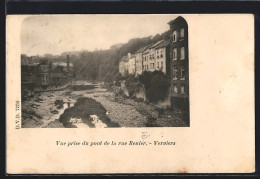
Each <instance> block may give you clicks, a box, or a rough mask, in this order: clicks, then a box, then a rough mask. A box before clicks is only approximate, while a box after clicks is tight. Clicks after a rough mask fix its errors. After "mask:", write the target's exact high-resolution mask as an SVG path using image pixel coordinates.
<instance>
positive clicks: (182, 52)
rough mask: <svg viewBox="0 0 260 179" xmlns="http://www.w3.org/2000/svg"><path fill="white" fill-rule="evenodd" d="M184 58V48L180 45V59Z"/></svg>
mask: <svg viewBox="0 0 260 179" xmlns="http://www.w3.org/2000/svg"><path fill="white" fill-rule="evenodd" d="M184 59H185V48H184V47H181V60H184Z"/></svg>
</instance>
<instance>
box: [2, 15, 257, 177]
mask: <svg viewBox="0 0 260 179" xmlns="http://www.w3.org/2000/svg"><path fill="white" fill-rule="evenodd" d="M254 22H255V17H254V15H252V14H34V15H33V14H26V15H25V14H24V15H22V14H16V15H8V16H7V17H6V151H7V152H6V158H7V159H6V168H7V173H8V174H32V175H35V174H36V175H38V174H48V175H49V174H58V175H59V174H62V175H63V174H90V175H93V174H105V175H109V174H119V175H120V174H123V175H124V174H126V173H130V174H148V173H150V174H172V173H174V174H178V175H179V174H184V175H186V174H187V173H189V174H192V173H202V174H208V173H219V174H224V173H253V172H255V108H254V105H255V102H254V90H255V88H254V80H255V79H254V73H255V69H254V68H255V66H254V62H255V61H254V59H255V52H254V48H255V46H254V42H255V37H254V34H255V32H254V27H255V25H254ZM237 27H239V28H237Z"/></svg>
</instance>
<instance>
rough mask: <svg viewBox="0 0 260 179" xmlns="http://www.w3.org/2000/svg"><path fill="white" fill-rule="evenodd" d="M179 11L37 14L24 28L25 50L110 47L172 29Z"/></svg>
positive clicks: (55, 52) (41, 51) (56, 51)
mask: <svg viewBox="0 0 260 179" xmlns="http://www.w3.org/2000/svg"><path fill="white" fill-rule="evenodd" d="M176 17H178V16H177V15H175V14H167V15H166V14H163V15H153V14H144V15H134V14H131V15H129V14H128V15H127V14H125V15H122V14H121V15H107V14H103V15H102V14H99V15H96V14H94V15H33V16H30V17H27V18H26V19H24V21H23V23H22V27H21V48H22V49H21V50H22V53H23V54H27V55H29V56H30V55H43V54H46V53H48V54H53V55H59V54H60V53H62V52H65V51H79V50H88V51H94V50H101V49H102V50H106V49H109V48H110V47H111V46H112V45H114V44H119V43H126V42H128V41H129V40H130V39H132V38H138V37H147V36H150V35H151V36H154V35H156V34H157V33H159V34H160V33H163V32H165V31H167V30H169V25H168V24H167V23H168V22H169V21H171V20H173V19H175V18H176Z"/></svg>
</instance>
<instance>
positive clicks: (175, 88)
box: [173, 85, 178, 93]
mask: <svg viewBox="0 0 260 179" xmlns="http://www.w3.org/2000/svg"><path fill="white" fill-rule="evenodd" d="M173 91H174V93H178V88H177V85H173Z"/></svg>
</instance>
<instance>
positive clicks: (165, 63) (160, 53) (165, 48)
mask: <svg viewBox="0 0 260 179" xmlns="http://www.w3.org/2000/svg"><path fill="white" fill-rule="evenodd" d="M155 54H156V56H155V59H156V63H155V70H157V71H162V72H163V73H164V74H165V75H167V76H168V77H169V76H170V74H171V73H170V62H171V61H170V40H164V41H163V42H162V43H160V44H159V45H158V46H157V47H156V48H155Z"/></svg>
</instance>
